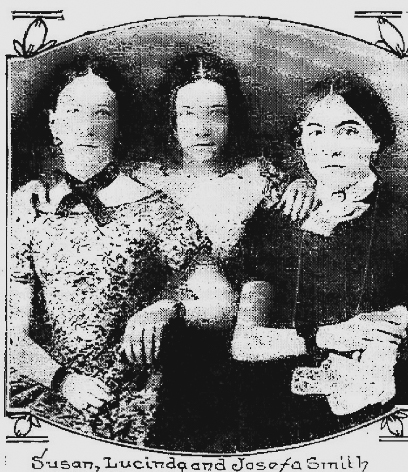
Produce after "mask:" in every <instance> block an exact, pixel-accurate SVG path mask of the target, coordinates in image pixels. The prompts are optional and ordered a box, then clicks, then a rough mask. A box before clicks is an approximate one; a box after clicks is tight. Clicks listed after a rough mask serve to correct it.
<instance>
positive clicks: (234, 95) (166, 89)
mask: <svg viewBox="0 0 408 472" xmlns="http://www.w3.org/2000/svg"><path fill="white" fill-rule="evenodd" d="M200 79H207V80H210V81H212V82H216V83H217V84H219V85H222V86H223V87H224V88H225V92H226V95H227V100H228V114H229V126H228V139H227V144H226V146H225V148H224V151H223V157H224V160H225V162H224V164H225V165H226V167H230V168H233V167H235V166H237V165H239V164H240V162H241V159H242V157H243V155H244V154H245V152H246V151H245V150H246V146H247V141H248V135H249V133H248V128H249V123H248V110H247V104H246V101H245V97H244V94H243V93H242V90H241V84H240V80H239V75H238V70H237V68H236V66H235V64H234V63H233V62H232V61H230V60H228V59H225V58H222V57H220V56H218V55H217V54H214V53H212V52H208V51H203V50H198V51H191V52H187V53H185V54H178V55H177V56H175V57H174V58H173V59H172V61H171V62H170V63H169V64H168V66H167V69H166V70H165V74H164V78H163V81H162V83H161V85H160V86H159V95H160V101H161V106H160V107H159V110H158V111H159V113H158V116H157V121H158V122H161V123H163V125H162V128H163V130H164V133H166V135H167V136H166V139H165V147H166V148H167V149H166V150H165V154H166V160H167V162H168V164H169V165H171V164H173V165H174V164H177V163H179V162H180V160H181V150H180V149H179V146H178V142H177V133H176V129H177V115H176V98H177V93H178V91H179V90H180V89H181V88H182V87H184V86H185V85H188V84H191V83H194V82H197V81H198V80H200Z"/></svg>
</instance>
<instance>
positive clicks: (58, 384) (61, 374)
mask: <svg viewBox="0 0 408 472" xmlns="http://www.w3.org/2000/svg"><path fill="white" fill-rule="evenodd" d="M70 373H71V371H70V370H69V369H67V368H66V367H65V366H60V367H58V369H57V370H56V371H55V372H54V375H53V377H52V379H51V384H50V388H51V390H52V391H53V392H55V393H60V392H61V388H62V384H63V383H64V382H65V380H66V378H67V377H68V375H69V374H70Z"/></svg>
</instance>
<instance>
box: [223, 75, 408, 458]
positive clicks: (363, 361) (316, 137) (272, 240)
mask: <svg viewBox="0 0 408 472" xmlns="http://www.w3.org/2000/svg"><path fill="white" fill-rule="evenodd" d="M294 130H295V131H294V139H295V144H296V145H297V146H298V147H300V148H301V150H302V152H303V159H304V162H305V165H306V166H307V168H308V170H309V172H310V173H311V175H312V176H313V178H314V180H315V181H316V198H317V199H318V202H319V206H318V207H317V208H316V209H315V210H313V211H311V213H310V215H309V216H308V217H306V218H304V219H303V220H301V221H298V222H291V221H288V220H287V219H285V218H284V217H282V215H280V214H278V213H277V212H265V211H264V210H262V209H259V210H257V212H256V213H255V215H254V216H253V218H252V219H251V221H250V222H249V223H248V224H247V227H246V230H245V236H244V238H243V240H242V241H241V243H240V246H239V247H238V248H237V254H236V255H237V258H236V259H235V260H234V259H232V258H231V260H230V267H229V273H230V274H231V277H232V278H235V282H236V283H242V282H245V281H248V280H251V281H265V282H268V283H269V284H270V285H269V286H268V287H269V288H268V290H265V288H263V289H262V290H263V292H264V294H266V295H265V298H266V299H267V300H266V306H267V307H268V308H267V310H264V311H266V313H263V314H262V316H263V318H262V317H261V318H262V323H259V322H257V321H255V322H251V319H249V320H248V313H249V314H250V309H251V307H250V306H249V305H250V304H251V303H252V308H254V307H256V306H257V302H256V300H255V301H254V300H252V302H251V299H250V296H249V295H248V294H249V292H251V291H252V292H254V291H255V292H256V290H258V291H259V287H258V289H257V288H256V283H255V284H254V283H253V282H252V285H248V286H247V287H246V289H245V297H244V298H245V299H246V301H247V302H248V301H249V305H248V303H245V306H243V307H242V310H241V311H240V313H238V322H237V326H236V329H235V333H234V337H233V341H232V351H233V356H234V358H235V359H237V360H238V361H239V362H237V378H238V382H239V385H240V387H239V392H240V393H239V397H240V407H239V408H240V414H241V419H240V430H241V431H242V435H241V437H240V449H241V450H244V449H246V450H249V449H255V448H265V447H272V446H281V445H284V444H290V443H296V442H301V441H306V440H310V439H314V438H317V437H323V436H326V435H328V434H331V433H335V432H337V431H339V430H342V429H346V428H347V427H350V426H353V425H355V424H358V423H360V422H362V421H366V420H367V419H370V418H373V417H375V416H378V415H379V414H381V413H383V412H386V411H389V409H390V408H391V405H392V400H393V399H394V397H395V395H396V393H397V395H399V397H398V396H397V402H401V395H402V394H403V392H405V393H406V392H407V382H406V368H407V364H406V357H407V352H406V328H407V323H408V312H407V293H408V276H407V270H406V268H407V264H408V249H407V244H408V235H407V233H408V228H407V226H408V223H407V221H408V220H407V211H406V209H404V208H402V207H401V206H399V205H398V204H397V203H396V202H394V201H393V200H392V198H391V194H390V192H389V190H387V186H386V185H385V183H384V182H382V181H381V178H380V177H379V176H378V174H377V172H376V170H375V165H376V162H377V159H378V158H379V156H380V155H381V152H382V151H383V150H384V149H385V148H386V147H387V146H389V145H390V144H392V142H393V140H394V137H395V127H394V123H393V120H392V118H391V116H390V114H389V112H388V110H387V107H386V105H385V103H384V101H383V100H382V98H381V97H380V96H379V95H378V93H377V92H376V91H375V90H374V89H373V87H372V86H371V85H370V84H369V83H368V82H367V81H366V80H364V79H363V78H362V77H359V76H355V75H353V74H337V75H334V76H330V77H328V78H326V79H325V80H322V81H321V82H318V83H317V84H316V85H315V86H314V87H313V88H312V90H311V91H310V94H309V95H307V96H306V97H305V99H304V101H303V102H302V103H301V106H300V107H299V109H298V110H297V115H296V125H295V127H294ZM247 292H248V294H247ZM252 297H255V298H256V295H252ZM247 305H248V306H247ZM258 305H259V302H258ZM248 310H249V311H248ZM245 315H246V317H247V319H246V320H245V319H244V317H245ZM258 319H260V317H259V314H258ZM240 320H241V321H240ZM260 324H261V326H259V325H260ZM403 339H405V341H404V342H403V343H402V344H401V341H402V340H403ZM404 343H405V347H404ZM404 359H405V360H404ZM260 361H262V362H260ZM404 369H405V373H404ZM394 374H395V375H394ZM401 403H402V402H401Z"/></svg>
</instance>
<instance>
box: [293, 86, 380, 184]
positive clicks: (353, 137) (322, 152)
mask: <svg viewBox="0 0 408 472" xmlns="http://www.w3.org/2000/svg"><path fill="white" fill-rule="evenodd" d="M301 143H302V147H303V151H304V159H305V162H306V165H307V167H308V169H309V171H310V173H311V174H312V175H313V177H314V178H315V179H316V181H317V182H320V183H322V184H324V185H328V186H331V187H333V189H334V190H335V191H340V190H344V189H346V188H348V187H350V186H351V185H353V184H355V183H357V182H358V181H359V180H361V179H362V178H364V177H365V176H367V175H369V174H370V172H371V171H370V161H371V157H372V156H373V155H374V154H375V153H376V152H377V151H378V148H379V140H378V139H377V138H376V137H375V136H374V134H373V133H372V131H371V129H370V127H369V126H368V125H367V124H366V122H365V121H364V120H363V119H362V118H361V117H360V116H359V115H358V114H357V113H356V112H355V111H354V110H353V109H352V108H351V107H350V106H349V105H347V103H346V102H345V101H344V99H343V97H341V96H340V95H327V96H326V97H325V98H324V99H322V100H321V101H320V102H318V103H317V104H316V105H315V106H314V108H313V109H312V111H311V112H310V113H309V115H308V116H307V118H306V119H305V121H304V122H303V123H302V135H301Z"/></svg>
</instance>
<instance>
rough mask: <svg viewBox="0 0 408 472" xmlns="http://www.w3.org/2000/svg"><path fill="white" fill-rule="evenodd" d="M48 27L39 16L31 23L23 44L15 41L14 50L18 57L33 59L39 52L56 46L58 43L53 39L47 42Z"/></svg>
mask: <svg viewBox="0 0 408 472" xmlns="http://www.w3.org/2000/svg"><path fill="white" fill-rule="evenodd" d="M47 34H48V27H47V25H46V24H45V21H44V19H43V18H42V17H41V16H37V17H36V18H35V20H34V21H33V22H32V23H30V25H29V26H28V28H27V31H26V32H25V34H24V38H23V42H22V43H20V42H19V41H17V40H16V39H15V40H14V41H13V44H14V50H15V51H16V53H17V55H18V56H21V57H32V56H35V55H36V54H38V53H39V52H42V51H45V50H46V49H49V48H51V47H52V46H54V45H55V44H56V43H57V41H56V40H54V39H52V40H51V41H47Z"/></svg>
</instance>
